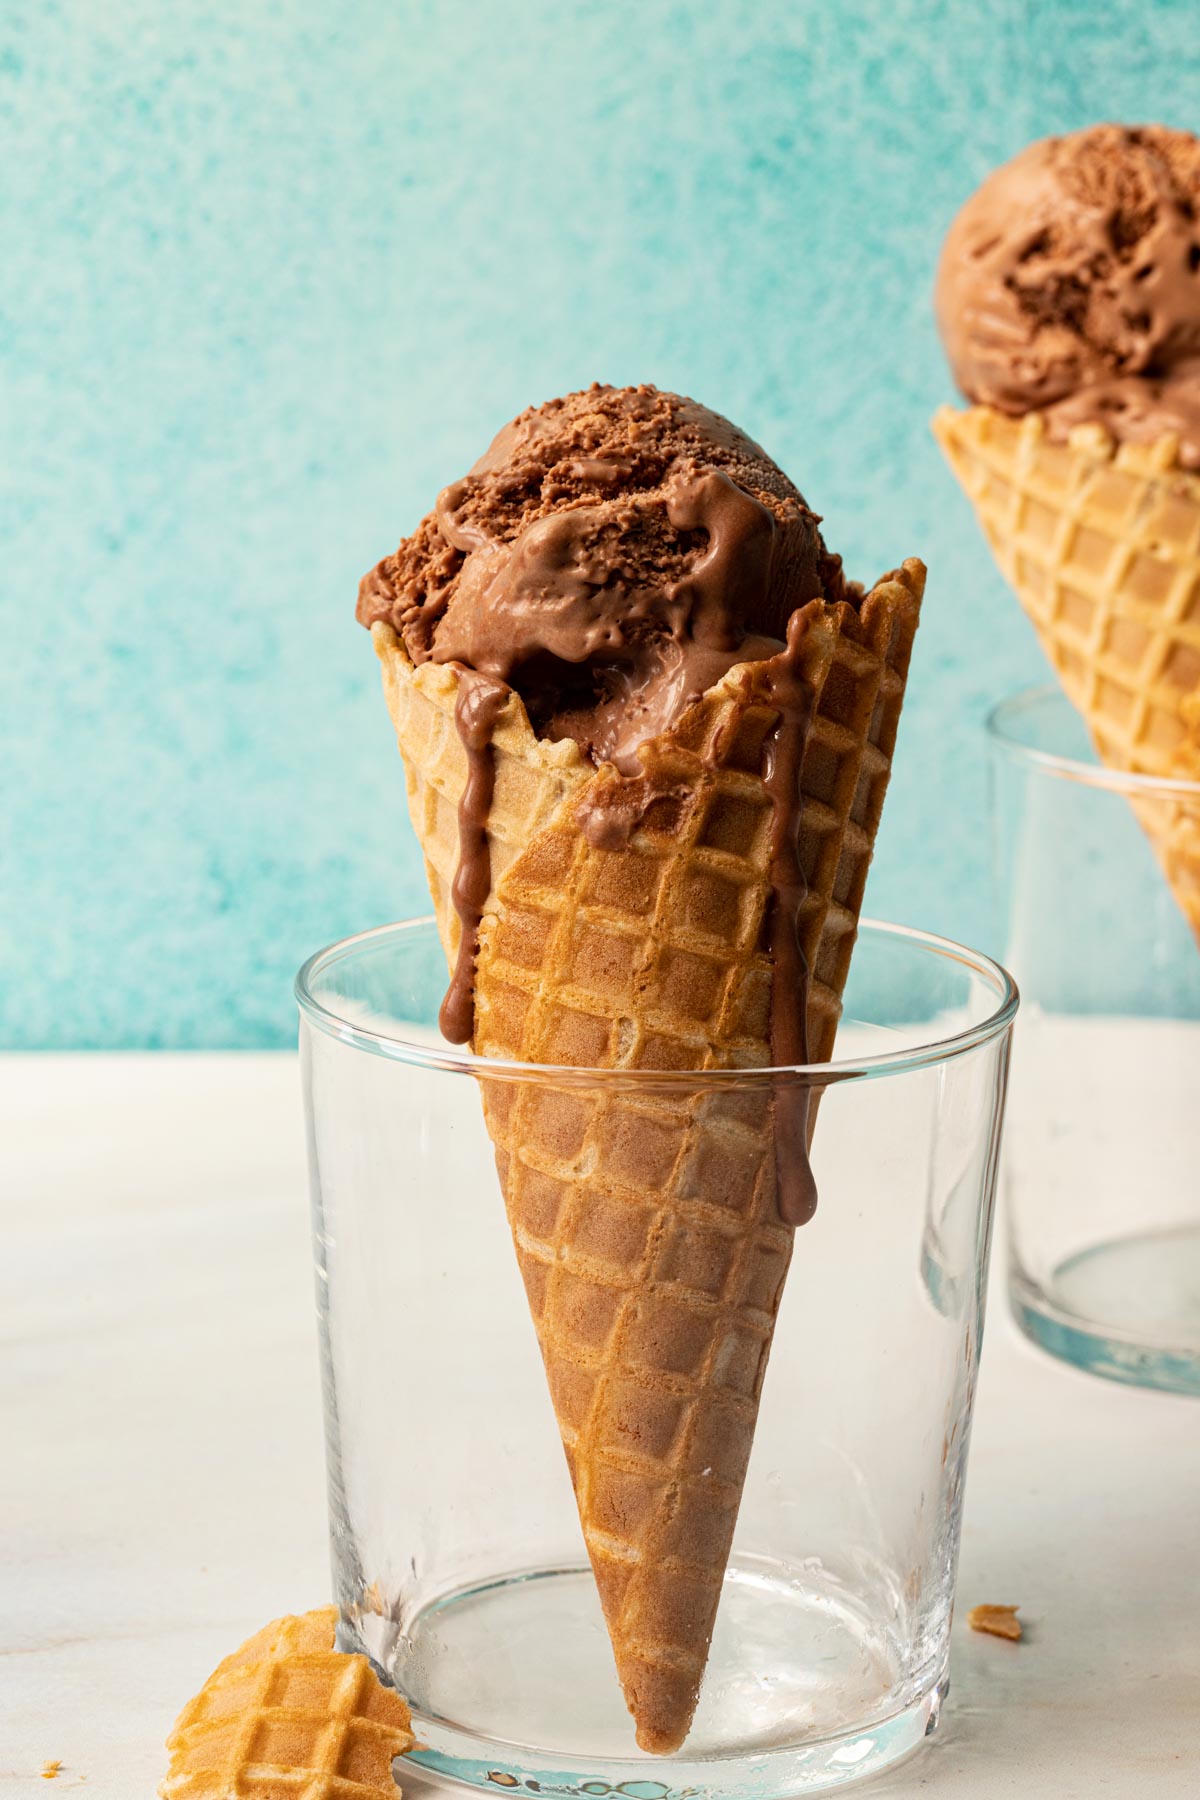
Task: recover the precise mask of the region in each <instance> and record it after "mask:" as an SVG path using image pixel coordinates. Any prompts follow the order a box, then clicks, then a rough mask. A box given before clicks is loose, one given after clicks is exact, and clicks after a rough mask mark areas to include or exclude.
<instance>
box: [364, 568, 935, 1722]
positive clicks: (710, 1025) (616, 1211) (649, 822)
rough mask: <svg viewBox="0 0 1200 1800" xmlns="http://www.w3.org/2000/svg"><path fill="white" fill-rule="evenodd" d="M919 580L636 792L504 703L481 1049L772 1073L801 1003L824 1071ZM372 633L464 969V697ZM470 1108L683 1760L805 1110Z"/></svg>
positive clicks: (576, 1469) (745, 669) (582, 1506)
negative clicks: (790, 988)
mask: <svg viewBox="0 0 1200 1800" xmlns="http://www.w3.org/2000/svg"><path fill="white" fill-rule="evenodd" d="M924 576H925V571H924V569H923V567H922V566H921V564H920V563H919V562H916V561H909V562H907V563H905V564H904V566H903V568H901V569H900V570H898V571H896V572H895V573H894V574H892V575H890V576H888V577H885V579H884V580H883V581H881V582H880V583H879V584H877V586H876V587H875V588H874V589H873V590H872V592H871V593H870V594H869V595H867V596H866V597H865V598H863V597H859V596H858V595H856V594H854V593H850V595H849V597H848V598H840V599H837V600H836V601H832V602H830V601H826V600H823V599H820V598H817V599H812V600H810V601H808V602H807V603H806V604H805V605H804V606H803V607H801V608H800V609H798V611H797V612H795V613H794V614H793V615H792V619H791V625H790V628H789V633H788V645H787V649H786V652H781V654H780V656H778V657H776V658H775V659H773V660H772V659H763V660H759V661H748V662H744V663H739V664H736V665H735V666H733V667H732V668H729V669H728V670H727V672H725V673H724V674H723V675H722V676H721V677H720V678H719V679H718V680H716V681H715V682H714V683H713V684H712V685H711V686H710V687H708V688H707V690H706V691H705V692H704V693H703V694H702V695H701V697H700V698H699V699H697V700H695V701H693V702H692V703H691V704H689V705H688V706H687V707H686V708H685V710H684V711H683V712H682V714H681V715H680V716H678V717H677V718H676V719H675V720H674V722H673V724H672V726H671V728H670V729H669V730H667V731H665V732H662V733H660V734H659V735H658V736H656V737H653V738H651V739H650V740H649V741H648V742H646V743H643V744H642V745H641V746H640V748H639V750H638V753H637V755H638V769H637V771H636V772H623V773H619V772H618V770H617V769H616V768H615V767H614V766H613V765H612V764H611V763H605V764H602V765H601V766H600V767H599V768H596V767H595V765H594V764H593V763H592V762H591V761H589V760H588V757H587V756H586V755H585V754H584V752H583V750H582V749H581V748H580V746H579V744H578V743H577V742H576V741H574V740H573V739H572V738H570V737H563V738H561V739H559V740H558V741H551V740H548V739H547V738H545V737H538V736H537V735H536V734H535V732H534V730H533V728H532V726H531V724H530V720H529V717H528V714H527V712H526V709H525V706H524V704H523V702H522V699H521V697H520V695H519V694H517V693H515V692H514V693H512V694H510V696H509V698H508V700H507V701H506V702H505V703H504V704H503V706H501V707H499V708H498V710H497V712H496V717H495V721H494V727H493V732H492V739H491V755H492V759H493V760H492V766H491V769H490V771H489V774H488V782H489V785H490V809H489V814H488V821H487V838H488V849H489V856H490V867H489V891H488V894H487V898H486V900H485V901H484V904H483V906H482V908H481V909H480V913H481V917H480V923H479V926H478V954H477V958H476V963H475V983H474V1040H473V1042H474V1048H475V1050H476V1051H477V1052H478V1053H479V1054H481V1055H483V1056H493V1057H508V1058H516V1059H520V1060H522V1061H526V1062H532V1063H542V1064H550V1065H557V1066H566V1067H568V1068H569V1067H578V1068H601V1069H607V1070H612V1071H614V1072H619V1071H621V1070H631V1071H632V1070H638V1071H653V1070H659V1071H665V1072H675V1073H676V1074H677V1075H686V1072H687V1071H704V1070H712V1069H738V1068H746V1069H754V1068H761V1067H767V1066H771V1064H772V1060H773V1057H772V1043H773V1041H774V1042H778V1041H779V1037H778V1026H779V1013H778V1010H777V1009H778V1008H779V1007H780V1006H783V1007H786V1006H787V1005H788V1004H793V1003H794V1004H797V1005H800V1006H801V1007H803V1008H804V1011H803V1013H802V1020H803V1026H804V1032H805V1036H806V1042H807V1048H808V1054H809V1057H810V1059H811V1060H813V1061H823V1060H826V1059H827V1058H828V1057H829V1056H830V1054H831V1052H832V1047H833V1038H834V1033H835V1030H836V1026H837V1019H838V1015H839V1012H840V1006H841V995H842V990H843V986H844V983H845V980H846V975H847V971H848V967H849V962H850V956H851V952H852V949H853V944H854V938H855V933H856V930H857V924H858V916H859V908H860V905H861V901H862V893H863V887H864V884H865V880H866V874H867V868H868V864H869V862H870V858H871V853H872V849H873V846H874V842H875V834H876V831H877V829H878V825H879V819H880V813H881V810H882V806H883V799H884V794H885V791H886V788H887V783H888V778H889V775H890V769H891V758H892V751H893V747H894V743H895V737H896V728H897V723H898V720H899V715H900V709H901V704H902V701H903V697H904V689H905V681H906V676H907V670H908V662H909V654H910V651H911V647H912V641H913V635H914V632H915V630H916V626H917V620H918V615H919V608H920V601H921V595H922V591H923V587H924ZM372 636H373V639H374V643H375V648H376V650H377V652H378V654H379V657H380V660H381V662H382V665H383V674H384V685H385V691H386V694H387V699H388V704H389V708H390V710H391V714H392V718H393V722H394V724H395V729H396V735H397V739H398V741H399V745H400V749H401V752H402V754H403V759H404V766H405V772H406V781H407V789H408V800H409V808H410V812H411V816H412V819H413V824H414V826H415V827H416V830H417V834H418V836H419V838H420V841H421V845H422V849H423V851H424V855H425V860H426V867H427V871H428V874H429V881H430V889H431V893H432V895H433V899H434V904H435V907H436V911H437V917H438V926H439V931H440V934H441V938H442V942H443V945H444V947H445V949H446V953H447V958H448V960H449V962H450V966H451V968H454V967H455V966H456V965H457V964H458V962H459V958H460V954H461V943H462V933H463V923H462V919H461V918H460V916H459V913H458V911H457V910H456V908H455V904H454V893H453V889H454V881H455V876H456V873H457V871H458V867H459V860H460V833H459V806H460V802H461V800H462V797H463V793H464V789H465V788H466V786H467V783H468V781H469V779H470V775H471V770H470V767H469V751H468V747H467V746H466V745H464V742H463V739H462V737H461V736H460V733H459V730H458V729H457V728H456V724H455V714H456V709H457V707H458V703H459V698H460V687H461V683H462V682H463V681H464V680H469V679H470V675H469V673H467V672H465V671H463V670H461V669H460V668H459V667H458V666H457V665H456V664H454V663H437V662H433V661H425V662H422V663H421V664H420V665H419V666H418V665H416V664H414V662H413V661H412V660H411V659H410V656H409V653H408V651H407V649H406V647H405V644H404V643H403V642H402V640H401V639H400V637H398V636H397V634H396V632H395V631H394V630H393V628H392V626H391V625H390V624H389V623H387V622H381V621H377V622H375V623H374V624H373V626H372ZM785 675H786V681H785V680H784V676H785ZM799 693H802V694H803V696H804V708H803V720H802V722H803V732H802V734H801V735H800V737H799V738H798V739H797V741H796V743H795V745H794V763H795V767H796V768H797V769H798V782H799V795H798V801H795V800H794V802H793V804H794V805H795V806H796V810H795V813H794V829H795V840H794V851H795V859H796V866H797V868H798V870H799V871H800V873H801V875H802V878H803V889H802V890H801V888H800V885H799V883H798V882H797V881H796V880H795V879H791V880H790V882H789V884H788V886H787V890H786V891H787V892H788V893H790V894H791V895H792V902H791V903H792V905H793V906H794V910H795V936H796V942H797V945H798V950H799V954H800V957H801V958H802V964H803V967H804V969H805V970H806V972H807V981H806V985H807V994H806V995H803V996H795V995H791V996H790V998H789V992H786V991H784V987H783V984H782V983H781V982H780V981H779V979H778V973H777V970H776V968H775V965H774V963H773V959H772V955H771V942H772V932H771V916H772V909H773V907H775V906H776V905H778V904H781V903H782V896H783V894H784V889H783V888H781V887H780V885H779V883H780V879H781V878H780V875H779V861H780V855H781V852H780V834H779V832H778V830H774V831H773V825H774V824H775V823H776V818H775V803H774V800H773V795H772V788H771V776H772V770H773V769H774V768H777V767H778V760H777V755H778V751H779V745H780V736H779V734H780V730H781V724H782V723H783V722H784V721H783V714H784V713H785V712H788V710H789V708H790V709H792V713H791V716H793V718H797V717H800V715H799V714H798V713H796V712H795V706H796V701H795V695H796V694H799ZM790 828H791V827H790V824H789V830H790ZM785 860H786V859H785ZM785 1035H786V1034H785ZM793 1037H794V1034H793ZM480 1084H481V1088H482V1090H483V1104H484V1115H485V1119H486V1122H487V1127H488V1131H489V1133H490V1135H491V1138H492V1141H493V1144H494V1147H495V1150H496V1161H497V1168H498V1171H499V1175H500V1182H501V1186H502V1188H503V1192H504V1201H505V1206H506V1209H507V1213H508V1219H509V1223H510V1226H511V1229H512V1235H513V1243H514V1247H515V1251H516V1255H517V1258H518V1261H519V1263H520V1266H521V1270H522V1274H523V1277H524V1281H525V1288H526V1292H527V1295H528V1298H529V1304H530V1311H531V1313H532V1317H533V1322H534V1326H535V1328H536V1330H537V1334H538V1339H539V1343H540V1345H541V1349H542V1354H543V1359H544V1362H545V1367H546V1375H547V1380H548V1384H549V1388H550V1393H551V1397H552V1400H553V1403H554V1409H555V1414H556V1417H557V1420H558V1425H559V1430H560V1433H561V1436H562V1440H563V1446H564V1449H565V1451H566V1456H567V1462H568V1466H569V1468H570V1473H571V1479H572V1481H573V1483H574V1488H575V1494H576V1499H577V1502H578V1507H579V1516H580V1522H581V1525H582V1528H583V1535H584V1540H585V1542H586V1545H587V1549H588V1554H589V1557H590V1559H591V1564H592V1568H593V1570H594V1572H595V1577H596V1583H597V1587H598V1590H599V1593H600V1598H601V1601H602V1604H603V1607H604V1614H605V1619H606V1622H607V1625H608V1629H609V1635H610V1637H611V1640H612V1646H613V1653H614V1657H615V1660H616V1667H617V1673H618V1676H619V1678H620V1682H621V1686H622V1689H623V1691H624V1694H625V1698H626V1701H627V1703H628V1705H629V1708H630V1710H631V1712H632V1713H633V1716H634V1720H635V1724H636V1728H637V1738H638V1742H639V1744H640V1745H641V1746H642V1747H643V1748H644V1749H646V1750H650V1751H654V1752H658V1753H666V1752H669V1751H672V1750H675V1749H677V1748H678V1747H679V1745H680V1744H681V1743H682V1742H683V1740H684V1738H685V1737H686V1735H687V1731H688V1729H689V1726H690V1723H691V1719H692V1715H693V1712H694V1710H695V1706H696V1701H697V1698H698V1695H699V1690H700V1684H701V1681H702V1678H703V1673H704V1667H705V1662H706V1659H707V1655H708V1647H709V1642H710V1639H711V1636H712V1630H713V1623H714V1620H715V1617H716V1612H717V1605H718V1601H719V1598H720V1592H721V1584H722V1580H723V1578H724V1573H725V1567H726V1563H727V1560H728V1556H729V1550H730V1544H731V1541H732V1537H733V1530H734V1525H735V1522H736V1518H737V1511H738V1506H739V1503H740V1500H741V1494H742V1487H743V1483H744V1479H745V1474H746V1466H747V1462H748V1459H749V1455H750V1448H751V1444H752V1441H753V1436H754V1428H755V1421H756V1418H757V1413H758V1405H759V1398H760V1395H761V1392H762V1383H763V1376H764V1373H765V1369H766V1364H767V1358H768V1355H769V1352H770V1346H771V1338H772V1333H773V1330H774V1323H775V1318H776V1314H777V1311H778V1307H779V1302H780V1296H781V1293H782V1289H783V1284H784V1279H785V1276H786V1273H787V1268H788V1263H789V1260H790V1256H791V1249H792V1238H793V1230H792V1224H791V1222H789V1221H791V1220H793V1219H797V1218H800V1217H803V1216H804V1213H805V1208H806V1206H807V1205H808V1204H809V1202H808V1200H807V1199H806V1198H805V1195H804V1194H803V1193H797V1192H796V1191H794V1190H795V1179H796V1163H797V1157H796V1155H795V1154H794V1149H793V1154H791V1155H789V1156H787V1157H785V1158H782V1159H780V1162H779V1163H778V1164H777V1157H776V1149H777V1145H778V1144H779V1143H780V1142H781V1141H784V1129H783V1128H784V1123H785V1122H784V1120H783V1119H781V1117H780V1116H779V1115H780V1112H781V1109H784V1108H786V1107H787V1106H788V1105H789V1104H790V1103H789V1101H788V1100H787V1099H786V1097H784V1096H782V1095H781V1091H780V1090H777V1091H776V1096H775V1098H774V1099H771V1098H768V1096H767V1095H766V1094H765V1092H764V1093H759V1092H747V1091H746V1090H745V1089H741V1090H738V1089H736V1088H735V1089H731V1091H730V1092H729V1094H728V1096H727V1097H725V1098H723V1099H720V1100H714V1098H713V1096H712V1095H711V1093H709V1094H708V1095H706V1096H705V1098H704V1100H703V1102H701V1101H700V1100H699V1098H698V1097H697V1096H696V1094H695V1093H694V1091H689V1088H688V1086H687V1083H686V1080H685V1079H683V1080H681V1082H680V1084H679V1085H676V1086H674V1087H671V1086H665V1087H660V1088H658V1089H648V1088H647V1087H646V1085H645V1084H644V1083H639V1084H638V1086H637V1089H636V1091H633V1090H631V1089H630V1088H628V1087H627V1088H626V1089H624V1090H622V1088H621V1086H620V1083H619V1082H617V1081H615V1082H614V1083H612V1084H611V1085H609V1084H606V1085H605V1087H604V1089H603V1090H599V1089H597V1087H596V1086H595V1085H590V1086H587V1087H580V1086H577V1085H572V1084H571V1082H570V1080H569V1078H564V1080H563V1081H562V1082H561V1083H555V1082H553V1081H552V1080H547V1081H538V1082H536V1083H535V1082H525V1083H522V1082H519V1081H517V1082H513V1081H509V1080H504V1079H495V1080H488V1079H487V1078H486V1077H481V1078H480ZM804 1104H805V1105H807V1095H805V1096H804ZM793 1126H794V1121H793ZM801 1131H802V1132H803V1127H801ZM799 1160H800V1161H801V1162H805V1158H804V1157H803V1156H802V1157H801V1158H800V1159H799Z"/></svg>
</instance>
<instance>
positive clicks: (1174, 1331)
mask: <svg viewBox="0 0 1200 1800" xmlns="http://www.w3.org/2000/svg"><path fill="white" fill-rule="evenodd" d="M1009 1295H1010V1298H1011V1301H1012V1308H1013V1312H1014V1314H1015V1316H1016V1320H1017V1324H1018V1325H1019V1326H1020V1327H1021V1330H1022V1331H1023V1332H1024V1333H1025V1335H1026V1337H1028V1338H1031V1339H1032V1340H1033V1342H1034V1343H1035V1344H1038V1345H1040V1346H1041V1348H1042V1349H1043V1350H1048V1351H1049V1352H1050V1354H1051V1355H1052V1356H1058V1357H1061V1358H1062V1360H1063V1361H1064V1362H1069V1363H1073V1364H1074V1365H1075V1367H1076V1368H1077V1369H1086V1370H1088V1371H1089V1372H1090V1373H1091V1374H1093V1375H1103V1376H1105V1377H1106V1378H1107V1379H1108V1380H1110V1381H1124V1382H1127V1383H1129V1384H1131V1385H1132V1386H1134V1387H1148V1388H1162V1389H1164V1390H1166V1391H1167V1392H1168V1393H1174V1394H1200V1224H1197V1225H1190V1226H1179V1227H1176V1228H1175V1229H1173V1230H1169V1231H1155V1232H1147V1233H1144V1234H1142V1235H1139V1236H1133V1237H1122V1238H1115V1239H1112V1240H1110V1241H1109V1242H1108V1243H1104V1244H1095V1245H1093V1246H1091V1248H1089V1249H1087V1250H1080V1251H1076V1253H1075V1254H1074V1255H1073V1256H1070V1257H1068V1258H1067V1259H1066V1261H1065V1262H1062V1263H1060V1264H1059V1265H1058V1267H1057V1268H1056V1269H1055V1270H1054V1271H1053V1273H1052V1274H1051V1276H1050V1279H1049V1281H1048V1283H1047V1284H1046V1286H1045V1288H1042V1287H1039V1286H1038V1285H1037V1283H1036V1282H1034V1281H1033V1280H1031V1279H1030V1277H1029V1276H1027V1275H1025V1274H1024V1272H1023V1271H1021V1270H1019V1269H1014V1270H1013V1271H1012V1273H1011V1275H1010V1278H1009Z"/></svg>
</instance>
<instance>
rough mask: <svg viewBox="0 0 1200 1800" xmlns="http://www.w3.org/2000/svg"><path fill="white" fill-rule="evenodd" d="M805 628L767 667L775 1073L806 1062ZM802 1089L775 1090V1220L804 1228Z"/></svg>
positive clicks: (788, 1085) (798, 627) (810, 1199)
mask: <svg viewBox="0 0 1200 1800" xmlns="http://www.w3.org/2000/svg"><path fill="white" fill-rule="evenodd" d="M806 624H807V621H806V620H805V619H804V618H803V617H802V616H801V615H800V614H799V613H796V614H794V615H793V617H792V620H791V623H790V625H789V627H788V641H787V648H786V650H784V651H783V652H782V653H781V654H780V655H779V656H776V657H774V658H772V660H771V661H770V662H769V663H768V664H767V679H768V693H769V696H770V700H771V704H772V705H773V706H775V707H777V708H778V710H779V723H778V725H777V726H776V727H775V731H774V733H773V735H772V737H771V738H770V740H769V742H768V744H767V754H766V770H765V774H764V785H765V787H766V790H767V793H768V794H769V795H770V798H771V864H770V874H771V888H772V896H771V919H770V945H771V964H772V973H771V1061H772V1062H773V1063H774V1065H775V1067H776V1068H783V1067H790V1066H791V1065H792V1064H795V1063H806V1062H807V1061H808V1060H809V1044H808V994H809V969H808V963H807V962H806V960H805V956H804V951H803V949H802V948H801V945H800V908H801V906H802V905H803V903H804V896H805V894H806V893H807V891H808V884H807V882H806V881H805V878H804V870H803V868H802V866H801V862H800V817H801V807H800V766H801V764H802V762H803V760H804V747H805V745H806V743H807V742H808V734H809V730H810V728H811V726H812V718H813V704H814V700H813V693H812V690H811V688H810V687H809V686H808V683H807V682H806V681H805V680H804V679H803V677H802V676H801V674H800V672H799V669H798V667H797V658H798V654H799V649H800V642H801V639H802V637H803V634H804V631H805V628H806ZM810 1100H811V1094H810V1090H809V1089H808V1088H807V1087H801V1086H799V1085H797V1084H796V1083H794V1082H784V1083H780V1084H779V1085H778V1086H777V1087H776V1089H775V1177H776V1189H777V1195H778V1205H779V1216H780V1218H781V1219H782V1220H783V1222H784V1224H785V1225H805V1224H807V1223H808V1221H809V1219H811V1218H812V1216H813V1213H814V1212H815V1211H816V1207H817V1187H816V1183H815V1181H814V1180H813V1172H812V1165H811V1164H810V1162H809V1159H808V1129H809V1107H810Z"/></svg>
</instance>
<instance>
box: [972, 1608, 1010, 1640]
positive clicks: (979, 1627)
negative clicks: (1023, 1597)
mask: <svg viewBox="0 0 1200 1800" xmlns="http://www.w3.org/2000/svg"><path fill="white" fill-rule="evenodd" d="M1019 1611H1020V1608H1019V1607H1016V1606H973V1607H972V1608H971V1610H970V1612H969V1613H968V1614H967V1624H968V1625H969V1626H970V1627H971V1630H972V1631H982V1632H986V1633H987V1635H988V1636H989V1637H1001V1638H1008V1640H1009V1641H1010V1643H1014V1644H1016V1643H1019V1642H1020V1639H1021V1621H1020V1619H1018V1617H1017V1613H1018V1612H1019Z"/></svg>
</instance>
